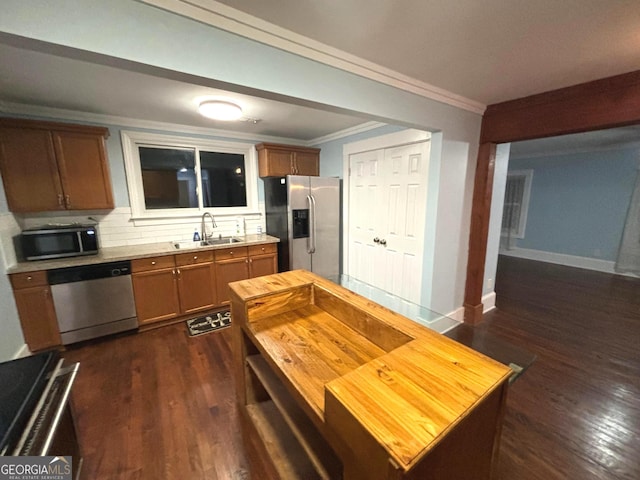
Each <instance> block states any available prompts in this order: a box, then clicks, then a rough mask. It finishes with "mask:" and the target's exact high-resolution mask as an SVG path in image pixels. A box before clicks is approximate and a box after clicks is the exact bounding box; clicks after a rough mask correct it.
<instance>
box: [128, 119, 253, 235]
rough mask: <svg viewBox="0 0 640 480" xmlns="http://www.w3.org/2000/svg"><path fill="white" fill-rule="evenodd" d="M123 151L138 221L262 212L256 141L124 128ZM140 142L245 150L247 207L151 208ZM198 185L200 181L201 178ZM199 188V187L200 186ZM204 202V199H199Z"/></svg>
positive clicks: (147, 222) (162, 221)
mask: <svg viewBox="0 0 640 480" xmlns="http://www.w3.org/2000/svg"><path fill="white" fill-rule="evenodd" d="M120 136H121V138H122V153H123V157H124V165H125V171H126V174H127V175H126V176H127V189H128V191H129V203H130V204H131V215H132V218H131V219H132V220H133V222H134V224H135V225H136V226H138V225H162V224H166V223H167V219H188V218H194V217H199V216H201V215H202V213H203V212H204V211H205V210H206V211H210V212H211V213H212V214H213V215H219V216H224V215H251V214H256V212H258V154H257V152H256V149H255V147H254V145H253V144H250V143H237V142H228V141H224V140H211V139H201V138H191V137H181V136H177V135H165V134H159V133H150V132H137V131H127V130H121V131H120ZM139 144H151V145H168V146H174V147H175V146H185V147H191V146H195V145H197V147H196V148H202V147H205V148H207V147H208V148H211V149H212V150H215V151H217V152H227V153H242V154H244V156H245V168H246V172H245V178H246V192H247V206H246V207H228V208H204V207H203V208H184V209H166V210H147V209H146V208H145V204H144V191H143V188H142V171H141V169H140V155H139V151H138V148H137V147H136V146H137V145H139ZM198 185H200V183H199V182H198ZM198 188H199V187H198ZM199 202H200V203H201V200H199Z"/></svg>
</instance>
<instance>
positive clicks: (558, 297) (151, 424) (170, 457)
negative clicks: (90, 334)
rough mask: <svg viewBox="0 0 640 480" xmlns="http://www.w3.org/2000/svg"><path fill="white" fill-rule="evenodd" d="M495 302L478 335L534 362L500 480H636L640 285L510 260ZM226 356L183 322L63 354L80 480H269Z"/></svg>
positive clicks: (520, 385)
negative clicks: (71, 381) (71, 383)
mask: <svg viewBox="0 0 640 480" xmlns="http://www.w3.org/2000/svg"><path fill="white" fill-rule="evenodd" d="M497 291H498V301H497V302H498V309H497V310H494V311H493V312H490V313H489V314H487V315H486V319H485V321H484V322H483V323H482V324H481V325H480V326H479V327H477V328H479V329H482V330H486V331H487V332H490V333H491V334H494V335H496V336H498V337H499V338H501V339H503V340H506V341H508V342H511V343H513V344H515V345H518V346H520V347H522V348H525V349H527V350H529V351H531V352H533V353H535V354H536V355H537V356H538V358H537V360H536V362H535V363H534V364H533V365H532V366H531V367H530V368H529V370H527V371H526V372H525V373H524V375H522V376H521V377H520V378H519V379H518V380H517V381H516V382H515V383H514V384H513V385H512V386H511V388H510V392H509V397H508V401H507V414H506V417H505V424H504V428H503V432H502V443H501V455H500V460H499V466H498V467H499V478H500V479H501V480H533V479H544V480H554V479H572V480H573V479H576V480H586V479H639V478H640V458H639V456H638V449H639V447H640V440H639V439H640V353H639V352H640V349H639V348H638V347H639V343H640V280H637V279H629V278H625V277H617V276H613V275H605V274H599V273H594V272H588V271H585V270H576V269H570V268H565V267H559V266H554V265H550V264H544V263H537V262H531V261H526V260H517V259H512V258H506V257H505V258H501V260H500V263H499V270H498V277H497ZM230 345H231V330H230V329H226V330H222V331H219V332H215V333H211V334H207V335H202V336H200V337H195V338H190V337H188V335H187V333H186V329H185V326H184V325H183V324H177V325H172V326H168V327H164V328H161V329H157V330H152V331H148V332H145V333H142V334H137V335H129V336H120V337H118V338H114V339H109V340H105V341H100V342H96V343H93V344H87V345H83V346H81V347H79V348H74V349H71V350H69V351H68V352H66V354H65V356H66V358H68V359H69V360H72V361H80V362H81V368H80V373H79V377H78V380H77V382H76V386H75V387H74V393H73V401H74V406H75V409H76V413H77V420H78V429H79V436H80V442H81V445H82V447H83V450H84V455H85V466H84V469H83V478H84V479H87V480H88V479H150V480H156V479H158V480H159V479H187V478H188V479H214V480H215V479H219V480H227V479H230V480H237V479H243V480H244V479H248V478H252V479H256V480H263V479H266V478H268V476H267V474H266V470H264V469H263V468H261V467H260V463H259V461H258V462H257V465H258V466H257V467H256V468H253V470H252V471H251V472H250V470H249V460H248V457H247V453H246V450H245V448H244V446H243V442H242V437H241V428H240V423H239V418H238V413H237V410H236V407H235V389H234V384H233V378H232V376H231V350H230ZM257 460H259V459H257ZM253 464H254V463H252V466H253ZM452 480H466V479H452ZM471 480H472V479H471Z"/></svg>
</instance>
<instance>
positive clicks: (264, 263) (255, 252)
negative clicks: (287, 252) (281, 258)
mask: <svg viewBox="0 0 640 480" xmlns="http://www.w3.org/2000/svg"><path fill="white" fill-rule="evenodd" d="M272 273H278V253H277V247H276V244H275V243H268V244H265V245H254V246H251V247H249V278H255V277H262V276H263V275H271V274H272Z"/></svg>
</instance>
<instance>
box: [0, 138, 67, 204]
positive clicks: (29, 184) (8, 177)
mask: <svg viewBox="0 0 640 480" xmlns="http://www.w3.org/2000/svg"><path fill="white" fill-rule="evenodd" d="M0 170H1V172H2V181H3V183H4V191H5V194H6V196H7V203H8V205H9V210H11V211H12V212H39V211H45V210H62V209H63V208H64V206H63V205H64V204H63V200H64V198H63V194H62V184H61V182H60V175H59V174H58V165H57V163H56V158H55V151H54V148H53V142H52V141H51V133H50V132H48V131H47V130H28V129H23V128H5V127H2V126H0Z"/></svg>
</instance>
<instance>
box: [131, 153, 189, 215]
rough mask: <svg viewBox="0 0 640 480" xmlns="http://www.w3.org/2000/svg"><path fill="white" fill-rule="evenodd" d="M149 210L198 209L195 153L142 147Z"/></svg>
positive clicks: (145, 196)
mask: <svg viewBox="0 0 640 480" xmlns="http://www.w3.org/2000/svg"><path fill="white" fill-rule="evenodd" d="M139 152H140V167H141V168H142V186H143V188H144V203H145V205H146V208H147V209H154V208H197V207H198V197H197V196H196V171H195V163H196V162H195V151H194V150H180V149H173V148H155V147H139Z"/></svg>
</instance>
